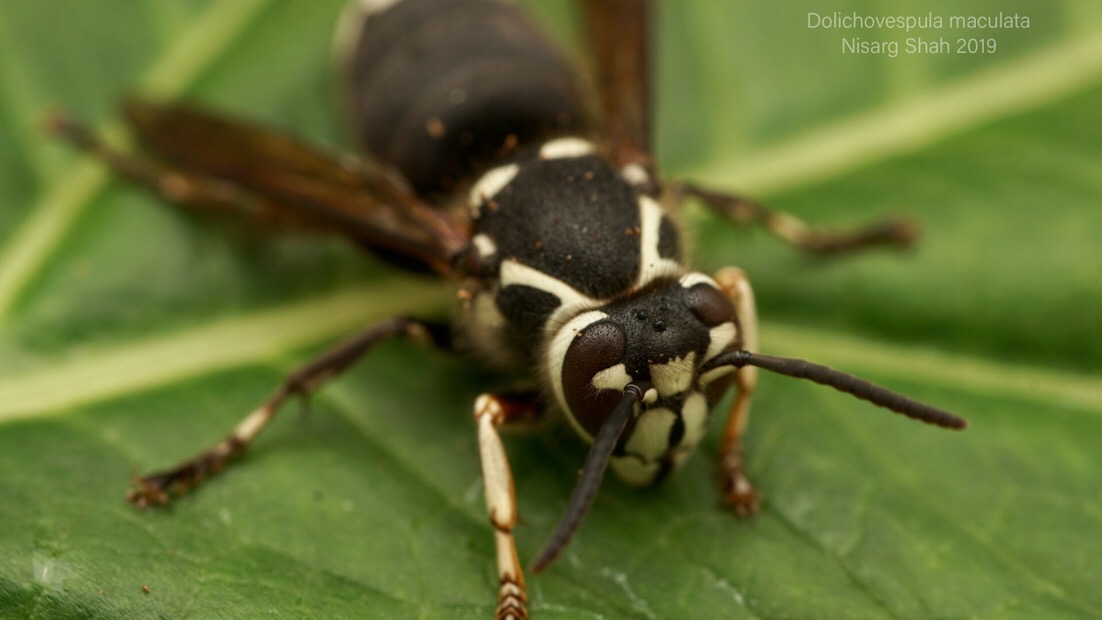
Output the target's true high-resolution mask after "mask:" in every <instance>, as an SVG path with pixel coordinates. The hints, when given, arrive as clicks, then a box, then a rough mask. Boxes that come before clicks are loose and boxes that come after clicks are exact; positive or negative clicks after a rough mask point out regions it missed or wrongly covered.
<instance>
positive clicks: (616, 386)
mask: <svg viewBox="0 0 1102 620" xmlns="http://www.w3.org/2000/svg"><path fill="white" fill-rule="evenodd" d="M590 383H592V384H593V387H595V388H597V389H598V390H616V391H617V392H622V391H623V390H624V388H625V387H626V386H627V384H629V383H631V375H629V374H628V370H627V366H624V365H623V364H616V365H615V366H609V367H608V368H605V369H604V370H601V371H598V372H597V373H596V374H594V375H593V380H592V381H590Z"/></svg>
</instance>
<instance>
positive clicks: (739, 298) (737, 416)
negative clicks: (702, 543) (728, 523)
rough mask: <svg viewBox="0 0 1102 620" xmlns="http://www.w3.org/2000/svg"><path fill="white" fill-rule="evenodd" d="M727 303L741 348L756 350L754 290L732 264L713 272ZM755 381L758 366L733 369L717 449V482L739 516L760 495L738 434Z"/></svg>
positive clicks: (752, 506)
mask: <svg viewBox="0 0 1102 620" xmlns="http://www.w3.org/2000/svg"><path fill="white" fill-rule="evenodd" d="M715 281H716V283H717V284H719V287H720V289H722V290H723V292H724V294H725V295H727V298H728V299H730V300H731V305H732V306H734V308H735V325H736V327H737V328H738V339H739V342H740V343H741V347H740V348H742V349H745V350H747V351H757V350H758V316H757V310H756V308H755V306H754V291H753V289H752V288H750V280H748V279H747V278H746V274H745V273H744V272H743V271H742V270H741V269H738V268H736V267H727V268H725V269H721V270H719V271H718V272H716V274H715ZM757 385H758V369H757V368H755V367H754V366H743V367H742V368H739V369H738V370H737V371H735V390H736V394H735V402H734V404H732V405H731V414H730V417H729V418H728V419H727V426H726V427H725V428H724V430H723V442H722V443H721V444H720V449H719V482H720V487H721V488H722V490H723V495H724V499H725V500H726V501H727V503H728V504H730V505H731V507H732V508H734V510H735V513H736V514H738V515H739V516H740V517H746V516H750V515H752V514H754V513H755V512H757V511H758V506H759V504H760V502H761V496H760V495H758V492H757V491H756V490H755V489H754V486H753V485H752V484H750V480H749V479H748V478H747V477H746V473H745V472H744V471H743V467H742V434H743V432H745V430H746V421H747V419H748V418H749V417H750V398H751V397H752V396H753V395H754V389H755V388H756V387H757Z"/></svg>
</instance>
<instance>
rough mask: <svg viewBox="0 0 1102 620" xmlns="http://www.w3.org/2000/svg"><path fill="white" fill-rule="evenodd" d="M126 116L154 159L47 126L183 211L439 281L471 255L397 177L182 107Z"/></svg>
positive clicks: (76, 129) (65, 122)
mask: <svg viewBox="0 0 1102 620" xmlns="http://www.w3.org/2000/svg"><path fill="white" fill-rule="evenodd" d="M124 113H125V116H126V119H127V121H128V123H129V124H130V127H131V130H132V133H133V135H134V137H135V138H136V140H137V142H138V143H139V144H140V145H141V146H142V147H143V149H144V150H145V151H146V152H147V153H148V154H149V155H151V156H149V155H146V154H144V153H127V152H121V151H116V150H113V149H111V148H110V147H108V146H106V145H104V144H103V143H102V142H100V141H99V140H98V139H97V138H96V137H95V136H94V135H93V134H92V132H91V131H89V130H88V129H86V128H84V127H83V126H81V125H79V124H77V123H75V122H73V121H71V120H69V119H67V118H64V117H61V116H56V117H55V118H52V119H51V123H50V125H51V127H52V128H53V130H54V131H55V132H56V133H57V134H59V135H60V136H61V137H63V138H65V139H67V140H68V141H69V142H71V143H73V144H75V145H76V146H77V147H79V148H82V149H83V150H85V151H88V152H89V153H91V154H92V155H93V156H95V157H97V158H99V159H100V160H102V161H104V162H105V163H106V164H108V165H109V166H110V167H111V168H112V169H113V170H115V171H116V172H117V173H119V174H121V175H123V176H125V177H127V178H129V179H130V180H132V181H136V182H138V183H139V184H142V185H145V186H146V187H149V188H150V189H152V190H153V191H155V192H157V193H158V194H160V195H162V196H164V197H165V198H167V199H169V200H170V201H172V202H176V203H178V204H182V205H184V206H186V207H191V208H196V209H202V210H206V211H215V212H224V213H229V214H233V215H237V216H242V217H246V218H249V219H253V220H257V221H264V222H274V223H276V224H280V225H288V226H295V227H306V228H314V229H321V230H325V231H328V232H332V233H336V234H340V235H343V236H345V237H348V238H350V239H352V240H353V241H355V242H357V243H359V244H360V245H362V246H364V247H366V248H368V249H370V250H373V251H375V252H378V253H380V254H382V255H383V256H384V257H386V258H390V259H397V260H399V261H400V262H402V263H403V264H406V265H411V264H412V266H417V267H429V268H431V269H433V270H435V271H438V272H441V273H447V272H449V271H450V269H451V264H452V262H453V259H454V257H455V255H456V253H457V252H459V250H461V249H462V248H464V247H465V246H466V245H467V243H466V242H467V237H468V236H469V233H468V232H467V230H466V228H465V226H464V225H463V224H462V223H461V222H460V221H459V220H457V219H454V218H452V217H450V216H449V215H448V214H447V213H445V212H443V211H441V210H438V209H435V208H433V207H432V206H430V205H428V204H426V203H424V202H423V201H421V200H420V199H419V198H418V197H417V196H416V195H415V194H413V192H412V191H410V190H409V189H408V187H407V186H406V184H405V182H404V180H403V179H402V178H401V177H400V175H398V174H397V173H394V172H391V171H388V170H385V169H382V168H380V167H377V166H371V165H370V164H369V163H368V162H365V161H363V160H360V159H357V158H354V157H336V156H333V155H330V154H328V153H325V152H323V151H321V150H319V149H317V148H314V147H311V146H308V145H306V144H304V143H302V142H300V141H298V140H296V139H293V138H290V137H288V136H285V135H282V134H279V133H276V132H273V131H271V130H268V129H265V128H261V127H258V126H255V125H250V124H247V123H245V122H242V121H238V120H235V119H229V118H226V117H222V116H219V115H217V114H214V113H212V112H208V111H206V110H203V109H201V108H198V107H193V106H190V105H186V104H180V103H161V102H154V101H150V100H146V99H140V98H132V99H130V100H128V101H127V102H126V103H125V105H124Z"/></svg>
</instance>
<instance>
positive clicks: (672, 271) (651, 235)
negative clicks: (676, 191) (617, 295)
mask: <svg viewBox="0 0 1102 620" xmlns="http://www.w3.org/2000/svg"><path fill="white" fill-rule="evenodd" d="M639 223H640V226H639V230H640V232H639V248H640V252H641V254H642V255H641V257H640V262H639V266H640V268H639V279H638V280H637V281H636V282H635V286H636V287H642V286H644V285H646V284H647V283H648V282H650V281H652V280H654V279H655V278H659V277H664V276H676V275H678V274H679V273H681V265H679V264H677V261H674V260H670V259H668V258H662V257H661V256H659V254H658V229H659V226H661V225H662V207H660V206H658V203H657V202H655V201H654V199H653V198H651V197H650V196H640V197H639Z"/></svg>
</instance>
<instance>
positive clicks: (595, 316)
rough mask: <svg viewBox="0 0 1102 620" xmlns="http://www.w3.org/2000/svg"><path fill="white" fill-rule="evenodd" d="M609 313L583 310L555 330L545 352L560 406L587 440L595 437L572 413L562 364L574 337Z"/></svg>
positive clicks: (579, 433)
mask: <svg viewBox="0 0 1102 620" xmlns="http://www.w3.org/2000/svg"><path fill="white" fill-rule="evenodd" d="M607 318H608V315H607V314H605V313H604V312H600V311H597V310H591V311H589V312H583V313H582V314H579V315H578V316H576V317H574V318H573V319H570V320H569V321H567V322H566V324H565V325H563V326H562V328H561V329H559V330H557V331H556V332H555V335H554V337H553V338H551V341H550V342H551V344H550V345H548V347H547V352H546V353H545V355H546V357H545V361H546V368H547V372H548V373H549V377H548V379H549V382H550V383H551V388H552V389H553V390H554V392H555V398H556V399H557V400H558V402H559V406H560V407H562V409H563V411H565V412H567V414H568V415H567V416H566V417H567V419H568V420H570V425H571V426H573V427H574V430H575V431H576V432H577V433H578V435H579V436H580V437H583V438H585V440H586V441H592V440H593V437H592V436H591V435H590V434H589V433H588V432H587V431H586V430H585V429H584V428H582V427H581V425H580V424H578V421H577V420H575V419H574V416H573V415H570V407H568V406H567V404H566V394H565V392H564V391H563V387H562V365H563V361H564V360H565V359H566V350H567V349H569V348H570V345H571V344H572V343H573V342H574V339H575V338H577V337H578V334H580V333H581V332H582V330H584V329H585V328H587V327H589V326H590V325H592V324H594V323H596V322H597V321H602V320H604V319H607Z"/></svg>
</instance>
